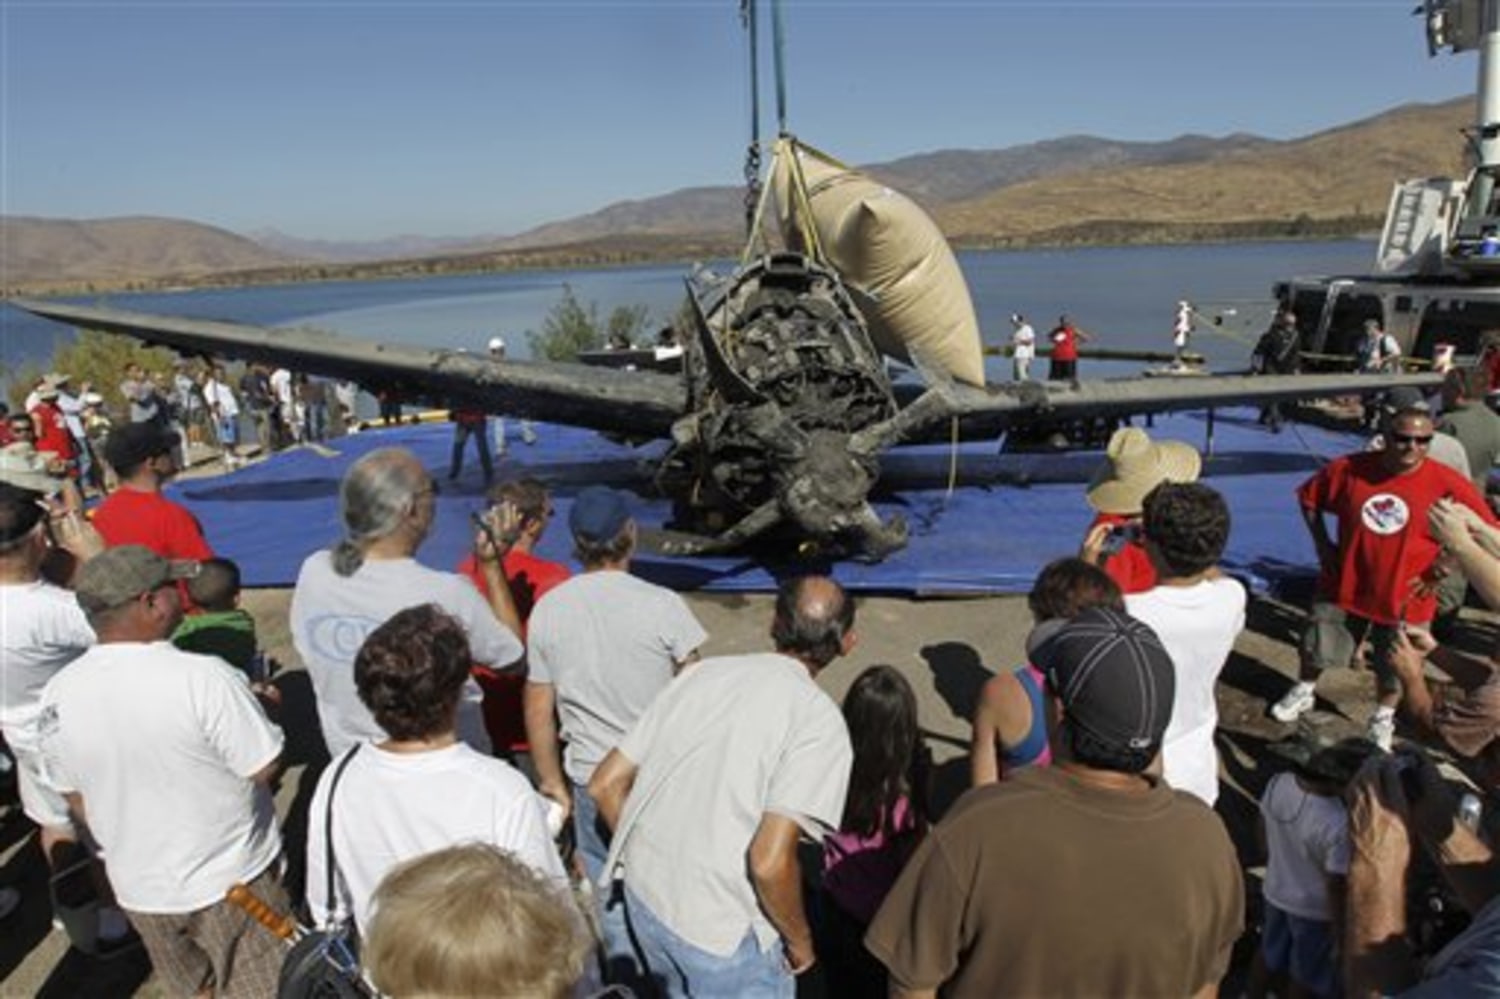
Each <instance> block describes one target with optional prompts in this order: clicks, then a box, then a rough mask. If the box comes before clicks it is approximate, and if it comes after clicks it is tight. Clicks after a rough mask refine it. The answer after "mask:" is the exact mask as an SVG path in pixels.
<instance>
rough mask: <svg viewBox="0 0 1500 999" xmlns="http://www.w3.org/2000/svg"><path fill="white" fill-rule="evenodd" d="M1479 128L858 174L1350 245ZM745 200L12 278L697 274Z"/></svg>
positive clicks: (3, 223)
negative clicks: (678, 262) (521, 269)
mask: <svg viewBox="0 0 1500 999" xmlns="http://www.w3.org/2000/svg"><path fill="white" fill-rule="evenodd" d="M1473 113H1474V112H1473V100H1472V98H1460V99H1455V100H1452V101H1448V102H1444V103H1441V104H1412V105H1404V106H1402V107H1398V108H1395V109H1392V110H1390V111H1387V112H1385V113H1383V114H1380V115H1377V116H1375V117H1372V118H1367V119H1364V120H1361V121H1358V122H1354V123H1351V124H1348V125H1343V126H1340V127H1337V128H1333V129H1328V130H1325V131H1321V132H1317V133H1315V134H1312V135H1308V136H1304V137H1300V138H1296V139H1290V140H1273V139H1267V138H1263V137H1260V136H1255V135H1249V134H1244V133H1235V134H1231V135H1227V136H1224V137H1221V138H1215V137H1211V136H1203V135H1183V136H1179V137H1177V138H1175V139H1171V140H1168V141H1162V142H1126V141H1118V140H1113V139H1107V138H1099V137H1095V136H1067V137H1063V138H1058V139H1051V140H1048V141H1045V142H1036V143H1030V144H1027V145H1020V146H1012V147H1008V148H1005V149H994V150H942V151H938V152H931V153H923V154H920V155H915V156H908V157H904V158H902V159H898V160H892V161H890V162H886V163H876V164H867V165H864V166H862V168H861V169H863V170H865V171H866V172H867V173H869V174H871V175H872V176H874V177H875V178H877V179H879V180H880V181H882V182H884V183H886V184H888V185H890V186H891V187H893V188H895V189H897V190H900V191H902V192H903V193H905V194H907V195H908V196H910V197H912V198H913V199H914V200H916V201H917V202H919V203H920V204H922V205H923V206H924V207H925V208H926V209H927V210H928V211H929V212H930V213H931V214H932V215H933V217H934V218H935V219H936V220H937V222H938V224H939V225H940V226H941V227H942V229H943V231H944V232H945V233H946V234H947V235H948V237H949V239H950V240H951V241H953V242H954V243H955V244H956V245H959V246H1027V245H1041V244H1070V243H1082V242H1133V241H1134V242H1160V241H1182V240H1194V239H1207V238H1233V237H1237V236H1238V237H1249V236H1260V237H1266V236H1309V235H1330V236H1332V235H1350V234H1353V233H1356V232H1359V231H1369V230H1371V229H1373V228H1376V227H1378V226H1379V224H1380V220H1381V218H1382V217H1383V215H1384V212H1385V207H1386V203H1387V201H1388V199H1389V197H1390V191H1391V186H1392V184H1393V183H1394V182H1395V181H1397V180H1401V179H1405V178H1408V177H1419V176H1454V175H1458V174H1459V173H1460V172H1461V170H1462V168H1463V162H1464V144H1463V141H1462V139H1461V137H1460V134H1459V131H1460V129H1461V128H1463V127H1464V126H1466V125H1469V124H1470V123H1471V122H1472V119H1473ZM743 199H744V192H743V189H742V188H739V187H729V186H725V187H696V188H687V189H683V190H678V191H673V192H671V193H668V194H662V195H658V196H655V197H649V198H644V199H641V200H633V201H622V202H618V203H615V204H612V205H608V206H606V207H604V208H601V209H600V210H598V211H595V212H591V213H588V214H585V215H580V216H577V217H575V218H571V219H566V220H560V221H557V222H552V223H548V224H546V225H542V226H538V227H536V228H534V229H531V230H528V231H526V232H523V233H520V234H516V235H508V236H500V235H496V236H484V237H462V238H444V237H431V236H419V235H408V236H397V237H392V238H389V239H383V240H379V241H373V242H364V243H353V242H338V241H320V240H306V239H297V238H294V237H290V236H286V235H284V234H282V233H278V232H274V231H258V232H253V233H248V234H244V235H240V234H236V233H232V232H228V231H226V230H223V229H218V228H215V227H212V226H206V225H202V224H200V223H195V222H190V221H185V220H179V219H165V218H115V219H99V220H65V219H43V218H34V217H24V216H4V217H0V273H3V275H4V285H5V291H7V292H16V291H47V290H61V289H64V288H69V289H83V290H87V289H91V288H100V289H102V288H105V287H148V286H160V285H170V284H198V283H208V282H211V283H240V282H253V281H259V280H295V279H297V278H299V277H300V278H311V277H317V278H326V277H362V276H388V275H394V274H402V273H433V272H446V271H462V270H485V269H499V268H507V267H517V266H528V265H537V264H540V265H546V266H558V265H566V264H568V263H577V264H583V263H607V262H617V261H637V260H664V259H684V258H692V257H702V256H709V255H717V254H733V253H736V252H738V250H739V248H740V245H741V243H742V242H743V238H744V237H743V227H744V207H743V204H744V201H743Z"/></svg>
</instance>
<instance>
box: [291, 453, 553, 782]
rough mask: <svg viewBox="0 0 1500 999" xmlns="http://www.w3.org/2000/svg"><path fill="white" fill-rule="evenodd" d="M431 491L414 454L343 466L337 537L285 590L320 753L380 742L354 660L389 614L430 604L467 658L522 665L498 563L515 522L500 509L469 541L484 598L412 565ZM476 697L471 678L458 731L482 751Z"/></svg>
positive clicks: (431, 513)
mask: <svg viewBox="0 0 1500 999" xmlns="http://www.w3.org/2000/svg"><path fill="white" fill-rule="evenodd" d="M436 496H437V485H436V483H434V482H433V481H432V477H431V476H429V475H428V474H427V472H426V470H425V469H423V468H422V464H421V462H419V461H418V460H417V457H416V455H414V454H412V453H411V452H410V451H408V450H406V449H405V448H380V449H378V450H375V451H371V452H370V453H369V454H367V455H365V456H364V457H363V458H361V459H359V460H358V461H356V462H355V463H354V464H353V465H352V466H350V468H349V471H348V472H347V473H346V474H345V475H344V481H343V482H342V483H341V484H340V486H339V517H340V520H341V521H342V523H343V528H344V536H343V538H342V539H341V540H340V541H339V542H338V543H337V544H336V545H334V546H333V548H331V549H329V550H326V551H320V552H316V553H314V554H313V555H311V556H309V557H308V559H307V561H305V562H303V563H302V570H301V572H300V573H299V574H298V576H297V586H296V589H295V590H294V591H293V592H292V606H291V615H290V617H291V631H292V641H293V643H294V644H295V645H296V647H297V654H298V655H300V656H301V657H302V662H303V663H304V664H305V665H306V666H307V673H308V676H309V677H310V678H311V680H312V685H313V693H314V695H315V696H316V699H317V705H318V722H319V724H320V725H321V727H322V729H323V739H324V741H325V742H326V743H327V744H328V751H329V752H330V753H331V754H332V755H334V756H338V755H339V754H340V753H342V752H344V751H345V750H347V749H348V748H349V747H350V746H353V745H354V744H355V743H357V742H367V741H376V742H378V741H382V740H384V739H385V738H386V737H387V736H386V733H385V732H384V731H383V730H382V729H381V727H380V726H379V725H378V724H377V723H376V721H375V718H374V716H373V715H371V714H370V712H369V710H368V709H367V708H366V707H365V706H364V705H363V704H362V703H361V702H360V700H359V693H358V691H357V690H356V689H355V684H354V656H355V653H357V652H358V651H359V647H360V645H361V644H363V643H364V640H365V636H367V635H368V634H369V633H370V632H372V631H374V630H375V629H376V628H378V627H379V626H380V625H382V624H384V623H385V622H386V621H387V620H389V619H390V618H391V617H393V616H394V615H395V614H396V613H397V612H399V611H402V610H405V609H406V608H407V607H412V606H415V605H417V604H426V603H432V604H436V605H438V606H439V607H440V608H442V609H443V610H444V611H446V612H448V613H449V614H451V615H452V616H453V617H455V618H457V619H458V621H459V622H460V623H461V624H463V626H464V631H465V632H466V633H467V635H468V639H469V645H470V646H471V648H472V650H473V653H474V661H475V662H479V663H482V664H484V665H486V666H489V667H491V668H492V669H497V670H504V669H507V668H509V667H514V668H516V669H522V668H524V666H523V663H522V657H523V654H524V650H523V648H522V646H521V642H520V639H518V638H517V637H516V636H517V635H518V634H519V633H520V629H521V623H520V619H519V617H518V616H517V614H516V605H515V601H514V600H513V599H512V598H511V592H510V587H509V586H508V585H507V584H506V582H505V575H504V573H503V572H501V570H500V558H501V556H503V555H504V554H505V549H506V548H508V547H509V545H510V543H511V542H513V541H514V539H515V537H516V534H515V528H516V527H517V521H518V519H519V518H518V517H517V516H516V514H515V511H514V510H513V509H512V508H510V507H509V506H507V505H502V506H501V507H500V508H499V509H498V511H497V512H496V513H495V514H493V515H492V517H493V519H495V520H497V521H498V522H497V523H489V524H487V525H486V527H485V529H483V530H481V531H480V532H479V536H478V537H476V539H475V555H476V556H477V558H478V562H479V568H480V571H481V572H483V573H484V576H485V581H486V583H487V584H488V585H487V593H488V597H485V596H481V595H480V594H479V593H478V592H477V591H476V590H475V589H474V587H473V585H471V584H470V583H469V581H468V580H467V579H465V578H464V577H463V576H460V575H457V574H456V573H451V572H440V571H438V570H436V569H430V568H428V567H427V566H425V565H422V564H421V563H419V562H418V561H417V560H416V554H417V549H419V548H420V547H421V546H422V542H423V541H425V540H426V539H427V535H428V533H429V531H430V530H431V528H432V523H433V518H434V517H435V516H436ZM480 700H481V695H480V691H479V688H478V686H477V685H476V684H475V683H474V682H473V681H472V680H470V681H469V682H468V683H467V684H466V686H465V689H464V694H463V699H462V701H461V703H460V705H459V716H458V734H459V738H460V739H462V740H463V741H464V742H466V743H468V744H470V745H472V746H474V747H475V748H476V749H478V750H480V751H481V752H485V753H487V752H489V750H490V744H489V737H488V735H486V734H485V729H484V720H483V717H482V715H481V713H480Z"/></svg>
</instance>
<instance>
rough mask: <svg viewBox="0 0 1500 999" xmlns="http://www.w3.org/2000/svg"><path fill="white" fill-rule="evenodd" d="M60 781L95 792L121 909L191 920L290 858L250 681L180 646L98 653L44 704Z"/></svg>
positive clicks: (266, 732)
mask: <svg viewBox="0 0 1500 999" xmlns="http://www.w3.org/2000/svg"><path fill="white" fill-rule="evenodd" d="M40 725H41V735H42V750H43V754H44V757H45V759H46V763H47V768H48V777H49V779H50V781H51V783H52V784H53V785H54V786H56V787H57V788H58V789H59V790H61V791H64V792H67V791H76V792H78V793H79V794H81V795H83V801H84V809H85V811H86V813H87V815H88V823H89V828H90V830H92V832H93V834H94V837H95V838H96V839H97V840H98V841H99V843H100V845H101V846H102V847H103V848H104V857H105V864H106V866H107V867H108V869H109V882H110V884H111V885H112V886H113V887H114V890H115V895H116V896H117V897H118V899H119V901H120V905H121V906H122V907H123V908H125V909H128V910H131V911H134V912H143V913H185V912H192V911H194V910H196V909H201V908H203V907H205V906H208V905H212V904H213V903H215V902H218V901H220V900H221V899H223V897H224V893H225V892H226V891H228V890H229V888H230V887H231V886H232V885H233V884H234V883H235V882H237V881H246V882H248V881H251V880H253V879H254V878H256V877H258V876H259V875H260V874H261V873H262V872H263V871H265V870H266V868H268V867H270V866H271V864H272V863H273V862H275V860H276V858H277V856H278V855H279V854H280V853H281V836H280V834H279V833H278V831H277V828H276V814H275V811H274V809H273V807H272V802H271V795H270V792H269V791H268V790H267V789H266V788H265V787H264V786H262V785H258V784H255V783H254V782H252V781H251V780H250V778H251V777H252V776H254V775H255V774H257V773H259V772H260V771H261V770H263V769H265V768H266V767H267V766H269V765H270V764H271V763H272V762H273V761H274V760H275V759H276V758H277V757H278V756H279V755H281V744H282V738H281V730H280V729H279V728H277V727H276V726H275V725H273V724H271V722H270V721H269V720H268V719H267V718H266V715H265V712H264V711H262V710H261V707H260V704H259V703H258V702H257V701H256V700H255V695H253V694H252V693H250V683H249V681H248V680H247V679H246V678H245V675H244V674H243V673H241V672H240V671H239V670H236V669H235V668H234V667H233V666H230V665H229V664H228V663H226V662H224V661H223V660H222V659H219V658H218V657H216V656H200V655H194V654H192V653H189V652H183V651H181V650H180V649H178V648H176V647H175V646H173V645H172V643H170V642H151V643H149V644H145V643H139V642H117V643H109V644H105V645H95V646H94V647H93V648H92V649H89V650H88V651H87V652H85V653H84V654H83V655H81V656H79V657H78V658H77V659H75V660H74V661H73V662H72V663H70V664H69V665H68V666H67V667H66V668H65V669H64V670H63V671H62V672H61V673H59V674H57V676H55V677H53V679H52V682H51V683H49V684H47V688H46V690H45V692H44V693H43V695H42V718H41V722H40Z"/></svg>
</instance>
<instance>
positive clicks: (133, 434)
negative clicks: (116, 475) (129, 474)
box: [104, 423, 182, 474]
mask: <svg viewBox="0 0 1500 999" xmlns="http://www.w3.org/2000/svg"><path fill="white" fill-rule="evenodd" d="M181 440H182V438H181V437H179V436H177V434H175V433H173V432H172V431H170V430H165V429H163V428H162V427H160V426H158V425H157V424H155V423H127V424H125V425H124V426H121V427H116V428H114V429H113V430H111V431H110V432H109V437H108V438H107V439H106V440H105V442H104V460H105V461H107V462H109V463H110V465H111V466H112V467H113V468H114V470H115V471H116V472H120V473H122V474H123V473H124V472H126V471H128V470H129V469H132V468H135V467H136V466H137V465H140V464H142V463H143V462H146V461H149V460H150V459H152V458H155V457H156V456H157V455H159V454H168V453H170V452H171V450H172V449H173V448H175V447H176V446H177V445H178V443H180V442H181Z"/></svg>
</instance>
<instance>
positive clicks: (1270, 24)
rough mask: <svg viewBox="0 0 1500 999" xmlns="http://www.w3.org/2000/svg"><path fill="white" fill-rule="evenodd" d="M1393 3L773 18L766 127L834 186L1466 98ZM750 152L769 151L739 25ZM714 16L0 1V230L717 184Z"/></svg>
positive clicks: (887, 6)
mask: <svg viewBox="0 0 1500 999" xmlns="http://www.w3.org/2000/svg"><path fill="white" fill-rule="evenodd" d="M1413 5H1414V2H1413V0H1358V2H1348V0H1342V2H1340V0H1323V2H1319V0H1308V2H1303V0H1297V2H1278V0H1244V2H1236V0H1198V2H1167V0H1161V2H1139V0H1092V2H1085V0H1026V2H1009V0H902V2H895V0H860V2H851V0H786V2H785V8H784V13H785V24H786V29H787V48H786V64H787V86H788V105H789V106H788V112H789V113H788V124H789V127H790V129H791V130H792V131H793V132H795V133H797V134H798V135H799V136H801V137H802V138H803V139H804V140H806V141H807V142H809V143H811V144H813V145H815V146H818V147H820V148H822V149H825V150H826V151H828V152H830V153H833V154H834V155H837V156H839V157H840V158H842V159H844V160H846V161H851V162H855V163H869V162H878V161H881V160H888V159H894V158H896V157H899V156H905V155H909V154H913V153H921V152H930V151H934V150H938V149H949V148H971V149H993V148H1001V147H1005V146H1009V145H1014V144H1017V143H1024V142H1033V141H1037V140H1041V139H1048V138H1055V137H1058V136H1062V135H1068V134H1077V133H1091V134H1095V135H1101V136H1108V137H1113V138H1126V139H1166V138H1171V137H1172V136H1175V135H1178V134H1182V133H1185V132H1199V133H1207V134H1214V135H1222V134H1227V133H1229V132H1235V131H1247V132H1255V133H1258V134H1261V135H1266V136H1271V137H1274V138H1290V137H1294V136H1299V135H1304V134H1308V133H1310V132H1314V131H1318V130H1320V129H1323V128H1327V127H1331V126H1334V125H1338V124H1342V123H1345V122H1348V121H1351V120H1354V119H1357V118H1360V117H1364V116H1367V115H1370V114H1375V113H1378V112H1380V111H1383V110H1386V109H1387V108H1390V107H1393V106H1395V105H1398V104H1401V103H1406V102H1410V101H1435V100H1444V99H1447V98H1450V97H1455V96H1459V95H1461V94H1466V93H1471V92H1472V91H1473V87H1474V79H1475V75H1476V72H1477V60H1476V57H1475V56H1474V55H1473V54H1466V55H1461V56H1446V55H1445V56H1440V57H1438V58H1436V59H1429V58H1428V57H1427V54H1426V47H1425V42H1424V39H1423V35H1422V29H1421V23H1420V21H1419V20H1418V19H1417V18H1414V17H1412V16H1411V15H1410V11H1411V9H1412V7H1413ZM762 13H763V15H764V16H763V18H762V25H763V45H762V50H763V53H764V54H765V56H766V60H765V61H766V63H767V65H766V67H765V69H764V71H763V75H762V78H763V84H765V85H764V86H763V96H762V103H763V106H764V109H765V112H766V115H765V118H764V119H763V122H764V123H763V131H764V132H767V133H769V132H773V131H774V128H775V125H774V119H773V114H774V97H773V92H772V88H771V87H770V86H769V81H770V79H771V76H770V69H769V51H770V44H769V38H770V16H769V8H768V7H766V6H765V5H764V3H763V6H762ZM748 107H749V98H748V91H747V69H746V56H745V41H744V33H743V32H742V30H741V27H740V22H739V17H738V14H737V3H736V2H735V0H654V2H647V0H587V2H586V0H545V2H542V0H538V2H508V0H468V2H443V0H427V2H421V3H415V2H358V3H344V2H334V0H324V2H315V0H307V2H303V0H283V2H249V0H244V2H238V3H227V2H226V3H215V2H209V0H176V2H173V0H157V2H143V3H131V2H91V3H74V2H68V0H41V2H17V0H0V113H3V120H0V208H3V211H4V212H5V213H7V214H23V215H40V216H46V217H54V218H101V217H107V216H115V215H164V216H172V217H178V218H187V219H193V220H195V221H200V222H206V223H209V224H213V225H219V226H223V227H225V228H228V229H231V230H234V231H238V232H246V231H250V230H254V229H259V228H266V227H270V228H276V229H280V230H282V231H284V232H287V233H290V234H293V235H296V236H300V237H304V238H326V239H372V238H379V237H382V236H389V235H395V234H399V233H418V234H422V235H429V236H445V235H471V234H481V233H495V234H500V233H515V232H520V231H522V230H524V229H527V228H529V227H531V226H534V225H538V224H541V223H544V222H548V221H553V220H557V219H561V218H566V217H569V216H572V215H577V214H582V213H584V212H588V211H592V210H595V209H597V208H601V207H603V206H605V205H607V204H609V203H611V202H615V201H620V200H625V199H631V198H642V197H650V196H653V195H657V194H662V193H666V192H669V191H672V190H676V189H678V188H682V187H690V186H697V185H707V184H736V183H738V182H739V178H740V170H741V164H742V161H743V155H744V146H745V142H746V140H747V137H748V134H749V123H748Z"/></svg>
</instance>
